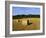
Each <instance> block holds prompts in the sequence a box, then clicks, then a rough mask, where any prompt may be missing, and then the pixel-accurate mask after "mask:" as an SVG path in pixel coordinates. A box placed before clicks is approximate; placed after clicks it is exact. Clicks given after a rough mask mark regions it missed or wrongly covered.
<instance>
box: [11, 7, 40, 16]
mask: <svg viewBox="0 0 46 38" xmlns="http://www.w3.org/2000/svg"><path fill="white" fill-rule="evenodd" d="M22 14H24V15H28V14H34V15H39V14H40V8H38V7H37V8H36V7H13V8H12V15H13V16H15V15H22Z"/></svg>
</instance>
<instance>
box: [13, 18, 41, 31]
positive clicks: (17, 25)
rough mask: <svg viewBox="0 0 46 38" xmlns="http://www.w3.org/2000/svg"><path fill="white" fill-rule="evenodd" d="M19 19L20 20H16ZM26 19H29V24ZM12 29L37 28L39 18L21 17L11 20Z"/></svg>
mask: <svg viewBox="0 0 46 38" xmlns="http://www.w3.org/2000/svg"><path fill="white" fill-rule="evenodd" d="M18 20H20V22H18ZM27 20H29V22H30V23H32V24H30V25H27ZM12 28H13V29H12V30H13V31H19V30H39V29H40V18H22V19H13V20H12Z"/></svg>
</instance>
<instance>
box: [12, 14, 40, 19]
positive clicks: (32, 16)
mask: <svg viewBox="0 0 46 38" xmlns="http://www.w3.org/2000/svg"><path fill="white" fill-rule="evenodd" d="M12 18H13V19H21V18H40V15H31V14H30V15H15V16H12Z"/></svg>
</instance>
